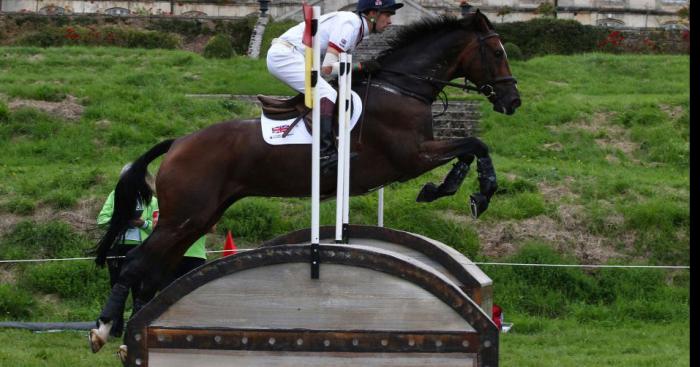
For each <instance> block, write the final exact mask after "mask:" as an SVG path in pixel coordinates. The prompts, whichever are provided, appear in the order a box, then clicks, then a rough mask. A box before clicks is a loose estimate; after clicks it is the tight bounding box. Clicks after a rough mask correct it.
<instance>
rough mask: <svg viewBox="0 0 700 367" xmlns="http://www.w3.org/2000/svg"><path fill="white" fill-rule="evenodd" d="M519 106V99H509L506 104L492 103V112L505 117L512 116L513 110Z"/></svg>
mask: <svg viewBox="0 0 700 367" xmlns="http://www.w3.org/2000/svg"><path fill="white" fill-rule="evenodd" d="M520 104H521V102H520V98H517V97H516V98H513V99H511V100H510V101H509V102H508V103H494V104H493V110H494V111H496V112H500V113H502V114H505V115H512V114H514V113H515V110H516V109H517V108H518V107H520Z"/></svg>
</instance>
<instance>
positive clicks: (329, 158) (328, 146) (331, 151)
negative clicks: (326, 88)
mask: <svg viewBox="0 0 700 367" xmlns="http://www.w3.org/2000/svg"><path fill="white" fill-rule="evenodd" d="M320 107H321V149H320V150H321V169H324V170H325V169H328V168H331V167H333V166H335V165H336V164H337V163H338V150H337V149H336V146H335V134H333V110H334V109H335V103H334V102H333V101H331V100H329V99H328V98H321V106H320Z"/></svg>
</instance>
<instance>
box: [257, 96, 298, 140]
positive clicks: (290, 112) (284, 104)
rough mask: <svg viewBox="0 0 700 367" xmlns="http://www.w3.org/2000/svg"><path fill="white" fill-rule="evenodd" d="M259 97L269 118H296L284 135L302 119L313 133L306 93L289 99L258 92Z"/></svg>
mask: <svg viewBox="0 0 700 367" xmlns="http://www.w3.org/2000/svg"><path fill="white" fill-rule="evenodd" d="M257 97H258V101H260V104H261V105H262V110H263V113H264V114H265V116H267V118H269V119H272V120H290V119H294V122H293V123H292V124H291V125H290V126H289V128H287V131H286V132H285V133H284V134H283V135H282V137H286V136H287V134H289V132H290V131H292V129H293V128H294V126H296V125H297V124H298V123H299V121H300V120H302V119H303V120H304V126H305V127H306V130H307V131H308V132H309V134H311V114H310V113H309V112H311V109H310V108H308V107H306V104H304V93H299V94H297V95H296V96H294V97H292V98H287V99H283V98H274V97H268V96H263V95H262V94H258V96H257Z"/></svg>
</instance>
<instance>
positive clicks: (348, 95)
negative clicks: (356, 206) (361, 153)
mask: <svg viewBox="0 0 700 367" xmlns="http://www.w3.org/2000/svg"><path fill="white" fill-rule="evenodd" d="M345 70H347V76H346V78H347V82H346V83H345V88H346V91H345V106H344V107H345V130H344V132H343V135H345V145H344V146H343V155H342V157H343V160H344V161H345V165H344V167H343V177H344V178H343V202H344V203H345V208H344V211H343V242H344V243H348V241H349V238H348V237H349V235H348V226H349V224H350V146H351V145H352V144H351V139H350V118H351V116H350V115H351V110H350V102H351V101H352V55H348V56H347V64H346V66H345ZM338 158H340V157H338Z"/></svg>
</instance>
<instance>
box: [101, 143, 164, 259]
mask: <svg viewBox="0 0 700 367" xmlns="http://www.w3.org/2000/svg"><path fill="white" fill-rule="evenodd" d="M174 141H175V140H174V139H170V140H165V141H163V142H160V143H158V144H157V145H155V146H154V147H153V148H151V149H150V150H149V151H148V152H146V153H145V154H143V155H142V156H140V157H139V158H138V159H136V161H134V163H132V164H131V167H129V169H128V170H127V171H126V172H125V173H124V174H123V175H122V177H120V178H119V182H118V183H117V187H116V188H115V189H114V212H113V213H112V219H111V220H110V222H109V227H108V228H107V232H106V233H105V234H104V236H102V238H101V239H100V242H98V243H97V245H96V246H95V248H94V249H93V250H92V254H93V255H96V258H95V263H97V265H98V266H104V265H105V261H106V259H107V252H108V251H109V250H110V249H111V248H112V246H114V245H115V244H116V243H117V242H118V240H119V239H120V238H121V237H122V236H123V235H124V232H125V231H126V230H127V228H128V227H129V221H130V220H131V219H133V218H134V216H135V214H136V201H137V199H139V198H140V199H141V202H142V203H150V202H151V197H152V196H153V192H152V191H151V188H150V187H149V186H148V184H147V183H146V168H148V164H149V163H151V162H152V161H153V160H154V159H156V158H157V157H159V156H161V155H163V154H165V152H167V151H168V150H169V149H170V146H171V145H172V144H173V142H174Z"/></svg>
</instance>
